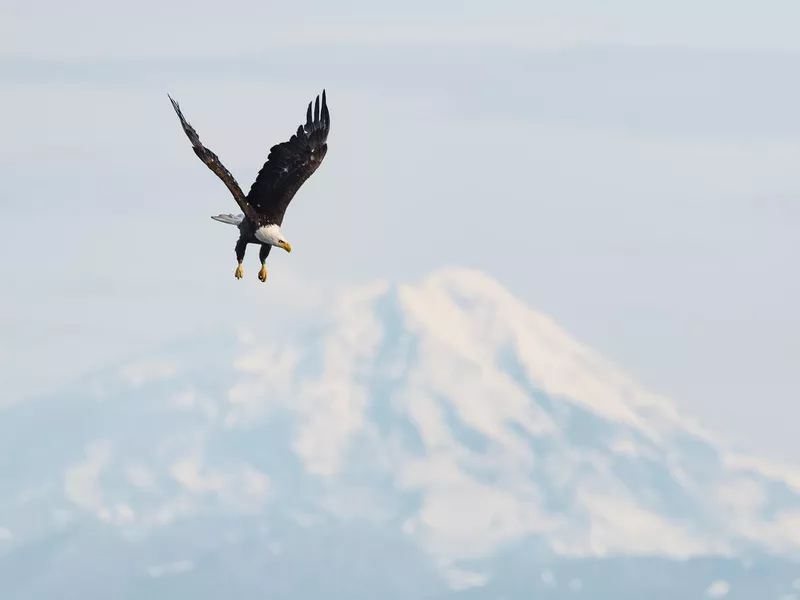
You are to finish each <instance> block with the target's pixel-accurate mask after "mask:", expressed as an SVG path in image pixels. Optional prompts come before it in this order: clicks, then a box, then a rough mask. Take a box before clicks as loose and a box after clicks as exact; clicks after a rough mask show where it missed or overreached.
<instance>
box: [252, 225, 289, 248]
mask: <svg viewBox="0 0 800 600" xmlns="http://www.w3.org/2000/svg"><path fill="white" fill-rule="evenodd" d="M253 235H254V236H255V238H256V239H257V240H258V241H259V242H261V243H262V244H269V245H270V246H277V247H278V248H283V249H284V250H286V251H287V252H291V251H292V245H291V244H290V243H289V242H287V241H286V238H284V237H283V234H282V233H281V228H280V227H279V226H278V225H275V224H274V223H273V224H272V225H264V226H263V227H259V228H258V229H256V230H255V232H254V233H253Z"/></svg>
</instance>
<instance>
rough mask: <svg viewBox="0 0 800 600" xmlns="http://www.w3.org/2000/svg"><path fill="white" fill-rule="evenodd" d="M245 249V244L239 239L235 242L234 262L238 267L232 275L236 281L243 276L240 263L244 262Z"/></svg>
mask: <svg viewBox="0 0 800 600" xmlns="http://www.w3.org/2000/svg"><path fill="white" fill-rule="evenodd" d="M246 249H247V242H246V241H245V240H244V239H242V238H239V241H238V242H236V261H237V262H238V263H239V265H238V266H237V267H236V273H234V275H235V277H236V279H241V278H242V276H243V272H242V261H243V260H244V251H245V250H246Z"/></svg>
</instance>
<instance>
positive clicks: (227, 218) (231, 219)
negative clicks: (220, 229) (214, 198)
mask: <svg viewBox="0 0 800 600" xmlns="http://www.w3.org/2000/svg"><path fill="white" fill-rule="evenodd" d="M211 218H212V219H214V220H215V221H219V222H220V223H228V224H229V225H237V226H238V225H239V224H240V223H241V222H242V221H243V220H244V215H241V214H240V215H232V214H230V213H228V214H227V215H216V216H212V217H211Z"/></svg>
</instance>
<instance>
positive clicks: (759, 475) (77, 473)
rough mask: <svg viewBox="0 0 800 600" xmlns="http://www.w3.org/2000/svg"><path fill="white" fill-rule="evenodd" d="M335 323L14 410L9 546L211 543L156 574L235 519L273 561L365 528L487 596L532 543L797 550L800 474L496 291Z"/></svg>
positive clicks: (607, 552) (640, 552)
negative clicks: (700, 421) (513, 557)
mask: <svg viewBox="0 0 800 600" xmlns="http://www.w3.org/2000/svg"><path fill="white" fill-rule="evenodd" d="M331 306H332V307H333V309H332V310H331V311H330V312H329V313H328V314H327V315H325V316H324V318H319V316H318V315H316V314H315V315H309V323H313V325H309V326H307V327H304V328H302V329H301V328H297V329H289V330H287V331H284V332H281V333H280V334H275V335H265V336H259V335H252V336H250V337H249V338H248V339H246V340H241V341H236V342H231V344H232V345H226V344H221V343H219V340H212V343H210V344H208V345H207V346H203V345H200V344H194V345H189V346H188V347H175V348H171V349H169V350H168V351H165V352H163V353H159V357H158V358H157V359H154V358H153V357H152V356H147V357H143V358H144V359H145V360H143V361H141V362H140V363H139V364H131V365H124V366H123V367H122V368H118V369H115V370H114V372H113V373H111V374H110V375H108V376H107V377H106V379H110V380H111V381H112V385H105V381H104V382H103V383H104V384H103V385H97V382H93V381H89V382H88V384H87V385H86V386H85V387H84V388H82V389H77V391H76V390H75V389H73V390H71V391H69V392H66V391H65V392H64V393H63V394H60V395H56V396H55V397H53V398H50V399H44V400H42V401H40V402H36V403H28V404H24V405H20V406H17V407H12V408H8V409H5V411H4V415H3V416H4V418H3V419H2V420H0V444H3V445H2V446H0V451H2V452H3V455H4V456H17V457H18V458H17V459H16V463H15V466H16V469H15V470H14V471H13V472H9V473H7V474H6V476H5V477H4V479H3V481H2V482H0V532H2V536H0V545H3V544H5V545H6V546H7V547H8V548H10V550H9V551H10V552H13V551H14V550H15V549H22V548H25V547H27V545H29V544H34V545H35V543H37V540H41V539H45V540H50V539H51V538H52V539H61V538H60V537H58V536H60V535H62V533H63V532H64V531H65V530H66V531H70V532H73V534H74V537H72V538H70V539H73V540H75V541H74V543H75V544H76V545H77V548H76V549H75V550H74V554H75V555H87V553H90V552H91V551H92V549H94V551H95V552H98V548H101V547H103V544H112V542H111V541H109V540H110V539H122V540H129V539H135V540H141V539H153V540H157V539H162V538H166V539H171V540H173V542H174V541H175V540H177V539H182V538H179V537H174V536H177V535H179V534H178V533H175V532H184V533H185V532H186V531H191V532H195V531H197V532H202V535H200V534H198V535H199V537H200V538H202V544H199V546H197V547H193V548H191V549H186V548H184V547H181V548H183V549H184V550H186V552H185V554H186V555H180V556H170V555H164V556H161V555H159V556H161V557H160V558H159V560H158V561H153V562H152V563H150V564H151V566H152V564H173V563H179V564H181V565H187V564H190V563H191V564H194V561H195V559H196V557H197V556H202V553H203V552H204V550H203V548H206V547H207V546H206V544H209V543H214V544H219V545H221V546H224V545H225V544H227V543H228V542H227V541H225V540H226V539H227V537H225V536H227V535H228V534H227V533H226V534H225V536H223V535H222V534H220V533H219V531H218V530H217V529H216V527H217V524H218V525H219V527H223V529H224V530H225V531H226V532H229V533H230V534H231V535H234V534H235V536H245V535H256V533H254V532H267V533H264V534H263V537H264V539H267V538H268V542H263V544H262V542H258V544H261V545H263V546H264V548H269V549H270V550H269V552H270V553H271V552H272V549H275V548H278V550H275V552H282V550H280V549H282V548H284V547H286V546H288V545H291V544H292V543H293V542H292V540H297V539H309V540H311V542H310V543H311V545H312V546H313V545H314V544H316V543H317V541H318V539H320V538H319V537H318V536H324V535H328V533H329V532H331V531H345V530H346V531H347V532H349V533H348V534H347V535H356V533H353V532H357V533H358V534H359V535H360V534H361V533H363V532H364V531H368V532H370V536H378V537H379V538H380V539H381V540H384V541H385V542H386V543H387V544H389V545H391V544H397V545H396V546H392V547H393V548H398V551H400V550H399V549H402V552H409V553H413V552H420V553H422V555H423V556H425V557H427V558H426V560H427V562H426V563H425V564H427V565H429V566H430V567H431V568H432V569H434V570H435V571H436V572H437V573H440V574H441V575H442V576H443V577H445V579H447V580H449V581H451V583H453V582H455V583H454V585H456V584H457V585H466V586H467V587H470V586H473V587H474V586H478V587H480V586H481V585H488V584H487V582H488V581H490V579H491V577H490V576H493V575H495V574H496V573H498V572H499V571H498V569H497V563H495V562H493V561H495V560H499V559H498V558H497V557H500V556H503V555H504V553H508V552H511V551H512V550H513V549H514V548H517V549H519V548H526V552H527V551H528V550H531V551H532V552H534V553H535V554H536V555H537V556H545V557H549V558H548V560H555V557H561V558H564V557H594V558H597V557H613V556H659V557H674V558H687V557H692V556H703V555H737V554H744V553H747V552H750V551H753V550H755V551H762V552H778V553H783V554H786V555H791V554H792V553H795V552H798V551H800V542H798V540H800V491H798V489H797V487H796V486H797V481H798V480H800V479H797V478H795V479H792V478H791V477H789V476H787V473H786V471H783V470H781V469H780V468H777V467H773V466H767V465H764V463H760V462H758V461H755V460H753V459H749V458H747V457H742V456H735V457H734V456H733V455H730V454H729V453H727V452H726V451H725V450H724V449H723V448H722V447H721V446H720V445H719V444H718V443H717V442H715V441H714V440H713V439H712V437H711V436H710V435H708V434H707V433H705V432H704V431H702V430H700V429H699V428H698V427H696V426H694V425H692V424H691V423H690V422H689V421H687V420H686V419H685V418H683V417H682V416H680V415H679V414H678V411H677V410H676V409H675V407H674V406H673V404H672V403H671V402H669V401H668V400H666V399H663V398H660V397H658V396H656V395H653V394H650V393H648V392H647V391H646V390H644V389H642V388H641V387H640V386H639V385H638V384H636V383H635V382H633V381H632V380H631V379H630V378H629V377H628V376H627V375H625V374H624V372H622V371H621V370H620V369H618V368H617V367H615V366H614V365H612V364H610V363H609V362H608V361H605V360H604V359H603V358H602V357H600V356H599V355H598V354H597V353H596V352H594V351H592V350H591V349H589V348H587V347H585V346H584V345H582V344H580V343H579V342H578V341H576V340H575V339H573V338H572V337H571V336H570V335H568V334H567V333H566V332H564V331H563V330H561V329H560V328H559V327H558V326H557V324H555V323H554V322H553V321H552V319H550V318H549V317H547V316H545V315H542V314H540V313H538V312H536V311H535V310H533V309H531V308H529V307H527V306H526V305H525V304H524V303H523V302H521V301H520V300H519V299H517V298H515V297H514V296H513V295H512V294H510V293H509V292H508V291H507V290H505V289H504V288H503V286H502V285H500V284H499V283H498V282H497V281H495V280H494V279H492V278H491V277H489V276H487V275H485V274H483V273H481V272H478V271H474V270H469V269H445V270H441V271H438V272H435V273H432V274H431V275H429V276H428V277H426V278H424V279H422V280H421V281H419V282H413V283H393V282H387V281H379V282H375V283H373V284H370V285H366V286H361V287H358V288H354V289H351V290H347V291H346V292H345V293H343V294H342V295H340V296H339V297H338V299H337V300H336V301H335V302H332V303H331ZM101 379H102V378H101ZM23 446H24V447H33V448H36V452H31V453H26V454H23V455H21V456H20V455H19V452H18V449H19V447H23ZM768 467H769V468H768ZM210 522H213V523H215V525H214V526H213V527H212V526H210V525H207V523H210ZM98 527H99V528H100V529H98ZM242 528H244V529H242ZM231 532H232V533H231ZM258 535H262V534H261V533H259V534H258ZM54 536H55V537H54ZM115 536H116V537H115ZM171 536H172V537H171ZM192 539H194V538H192ZM259 539H261V538H259ZM312 542H313V543H312ZM113 543H116V542H113ZM120 543H122V542H120ZM125 543H127V542H125ZM154 543H155V542H154ZM175 543H177V542H175ZM198 543H199V542H198ZM252 543H256V542H252ZM112 545H113V544H112ZM259 547H260V546H259ZM339 547H340V546H339V545H337V548H339ZM125 548H127V546H125ZM411 549H414V550H413V551H412V550H411ZM1 551H2V547H0V552H1ZM337 551H338V550H337ZM121 552H122V553H123V554H125V552H128V550H124V551H121ZM267 552H268V551H267V550H264V553H267ZM182 554H184V553H183V552H182ZM0 556H1V555H0ZM187 556H188V557H187ZM1 565H2V563H0V566H1ZM426 568H427V567H426ZM143 569H144V567H143ZM162 571H163V569H162V570H158V572H159V573H162ZM424 573H426V575H425V577H427V576H428V575H429V574H428V571H424ZM413 595H414V594H412V596H413Z"/></svg>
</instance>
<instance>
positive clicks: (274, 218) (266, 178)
mask: <svg viewBox="0 0 800 600" xmlns="http://www.w3.org/2000/svg"><path fill="white" fill-rule="evenodd" d="M311 104H312V103H311V102H309V103H308V110H307V111H306V122H305V125H301V126H299V127H298V128H297V133H295V134H294V135H293V136H292V137H291V138H290V139H289V140H288V141H286V142H282V143H280V144H276V145H275V146H273V147H272V148H270V151H269V156H268V157H267V162H266V163H264V166H263V167H262V168H261V170H260V171H259V172H258V176H257V177H256V180H255V181H254V182H253V185H252V186H251V188H250V192H249V193H248V194H247V202H248V203H249V204H250V205H251V206H252V207H253V209H254V210H255V211H256V212H257V213H258V216H259V221H260V222H261V223H276V224H277V225H281V223H282V222H283V215H284V213H285V212H286V208H287V207H288V206H289V202H291V201H292V198H293V197H294V195H295V194H296V193H297V190H299V189H300V186H302V185H303V183H305V181H306V180H307V179H308V178H309V177H311V175H313V174H314V171H316V170H317V169H318V168H319V166H320V164H321V163H322V160H323V159H324V158H325V155H326V154H327V152H328V144H327V140H328V132H329V131H330V126H331V117H330V113H329V112H328V102H327V99H326V97H325V90H322V104H321V105H320V97H319V96H317V99H316V101H315V103H314V113H313V115H312V113H311Z"/></svg>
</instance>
